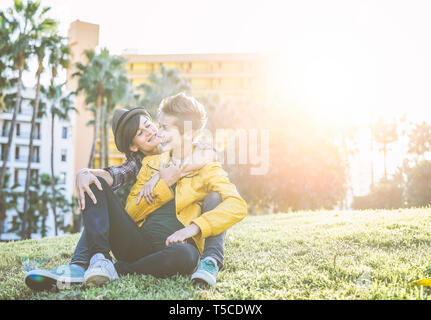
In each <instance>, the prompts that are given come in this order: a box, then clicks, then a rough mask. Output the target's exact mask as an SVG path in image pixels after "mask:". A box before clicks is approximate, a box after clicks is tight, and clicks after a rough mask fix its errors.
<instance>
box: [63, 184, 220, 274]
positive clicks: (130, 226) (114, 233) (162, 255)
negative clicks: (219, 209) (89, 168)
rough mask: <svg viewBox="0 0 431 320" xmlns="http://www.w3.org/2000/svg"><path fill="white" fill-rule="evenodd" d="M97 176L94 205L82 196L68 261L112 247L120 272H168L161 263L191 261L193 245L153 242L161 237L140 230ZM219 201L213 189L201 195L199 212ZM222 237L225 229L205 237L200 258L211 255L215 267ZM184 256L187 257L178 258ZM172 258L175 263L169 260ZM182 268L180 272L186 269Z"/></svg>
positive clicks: (86, 260) (83, 259) (181, 264)
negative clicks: (75, 239) (78, 233)
mask: <svg viewBox="0 0 431 320" xmlns="http://www.w3.org/2000/svg"><path fill="white" fill-rule="evenodd" d="M98 179H99V181H100V182H101V184H102V187H103V191H100V190H98V189H97V188H96V187H95V185H92V186H91V187H90V188H91V190H92V191H93V193H94V195H95V197H96V198H97V204H96V205H95V204H94V203H93V201H92V200H91V199H90V198H89V197H88V195H86V196H85V201H86V204H85V207H86V209H85V210H84V211H83V212H82V214H83V217H84V230H83V232H82V234H81V237H80V239H79V241H78V244H77V246H76V249H75V252H74V254H73V256H72V261H71V262H72V263H80V264H84V265H88V263H89V261H90V258H91V256H92V255H93V254H94V253H96V252H101V253H104V254H109V251H112V252H113V254H114V256H115V257H116V258H117V260H119V262H118V263H117V264H116V268H117V269H121V270H118V271H120V273H130V272H137V273H147V274H154V273H155V274H154V275H155V276H160V275H161V274H160V272H162V273H163V272H165V271H166V272H167V273H166V275H168V274H169V272H171V271H172V270H171V271H169V270H162V269H164V268H161V264H162V265H166V266H170V268H172V267H175V266H177V267H178V268H180V269H184V267H185V266H188V265H193V263H194V260H195V259H196V252H195V251H197V249H196V248H195V247H194V246H192V245H190V244H188V243H185V244H175V245H171V246H169V247H163V246H161V245H156V243H159V244H160V243H161V242H162V241H160V240H162V239H159V240H158V241H156V242H155V241H154V240H155V239H150V238H149V236H148V234H147V233H146V232H145V230H144V229H145V228H144V226H145V225H144V226H143V228H139V227H138V226H137V225H136V223H135V222H134V221H133V220H132V219H131V218H130V216H129V215H128V214H127V212H126V211H125V209H124V208H123V207H122V205H121V202H120V200H119V199H118V196H117V195H116V194H115V193H114V192H113V191H112V189H111V187H110V186H109V185H108V184H107V183H106V181H105V180H104V179H103V178H98ZM142 201H145V199H142ZM220 203H221V197H220V195H219V194H218V193H214V192H213V193H211V194H209V195H208V196H207V197H206V198H205V199H204V201H203V205H202V212H207V211H209V210H212V209H214V208H215V207H216V206H217V205H218V204H220ZM225 238H226V232H223V233H221V234H219V235H217V236H213V237H208V238H206V239H205V247H204V252H203V253H202V256H201V258H205V257H208V256H211V257H213V258H215V259H216V260H217V261H218V262H219V267H220V268H223V264H224V244H225ZM184 259H186V260H187V261H182V260H184ZM174 260H175V261H177V263H174V264H173V261H174ZM188 260H191V261H188ZM188 262H191V263H188ZM186 269H187V270H186ZM188 269H190V268H185V269H184V270H186V271H187V272H188ZM184 270H183V271H184ZM121 271H124V272H121ZM178 271H181V270H178ZM186 271H184V273H187V272H186ZM180 273H182V272H180Z"/></svg>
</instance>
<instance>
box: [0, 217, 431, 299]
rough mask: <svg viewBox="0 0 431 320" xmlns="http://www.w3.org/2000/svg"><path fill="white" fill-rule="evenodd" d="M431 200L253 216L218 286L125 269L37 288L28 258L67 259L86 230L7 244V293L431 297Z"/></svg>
mask: <svg viewBox="0 0 431 320" xmlns="http://www.w3.org/2000/svg"><path fill="white" fill-rule="evenodd" d="M430 226H431V209H411V210H392V211H383V210H382V211H371V210H370V211H348V212H336V211H319V212H299V213H288V214H275V215H267V216H249V217H247V218H245V219H244V220H243V221H242V222H241V223H239V224H237V225H236V226H234V227H233V228H232V229H231V230H230V231H229V232H228V235H227V240H226V266H225V269H224V270H223V271H222V272H221V273H220V274H219V277H218V283H217V286H216V287H215V288H205V287H198V286H195V285H193V283H192V282H191V281H190V280H189V279H188V278H187V277H181V276H178V277H173V278H170V279H155V278H153V277H151V276H138V275H135V276H127V277H121V278H120V279H119V280H116V281H113V282H112V283H109V284H108V285H106V286H104V287H101V288H88V289H87V288H85V286H76V285H75V286H72V287H71V288H70V289H66V290H62V291H60V292H58V293H53V292H42V293H35V292H32V291H31V290H30V289H28V288H27V287H26V286H25V284H24V281H23V277H24V274H25V270H24V268H25V266H26V264H27V261H40V263H41V267H43V268H52V267H55V266H57V265H59V264H63V263H68V262H69V261H70V256H71V255H72V252H73V250H74V247H75V244H76V243H77V240H78V236H79V235H71V236H64V237H58V238H51V239H44V240H29V241H17V242H11V243H0V299H429V298H430V297H431V290H430V289H429V288H426V287H421V286H412V287H411V286H408V283H409V282H410V281H413V280H417V279H421V278H426V277H431V271H430V270H427V269H428V268H429V267H430V266H431V228H430Z"/></svg>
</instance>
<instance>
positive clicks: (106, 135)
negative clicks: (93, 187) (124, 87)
mask: <svg viewBox="0 0 431 320" xmlns="http://www.w3.org/2000/svg"><path fill="white" fill-rule="evenodd" d="M108 110H111V108H110V107H109V106H107V108H106V112H105V116H104V121H105V122H104V125H103V128H104V130H105V165H104V167H105V168H106V167H107V166H109V131H108V115H109V112H108Z"/></svg>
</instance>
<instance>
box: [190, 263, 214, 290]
mask: <svg viewBox="0 0 431 320" xmlns="http://www.w3.org/2000/svg"><path fill="white" fill-rule="evenodd" d="M217 274H218V265H217V261H216V260H215V259H214V258H211V257H207V258H205V259H202V260H201V261H200V262H199V264H198V267H197V269H196V271H195V272H194V273H193V274H192V280H194V281H196V282H201V283H207V284H209V285H210V286H215V285H216V281H217Z"/></svg>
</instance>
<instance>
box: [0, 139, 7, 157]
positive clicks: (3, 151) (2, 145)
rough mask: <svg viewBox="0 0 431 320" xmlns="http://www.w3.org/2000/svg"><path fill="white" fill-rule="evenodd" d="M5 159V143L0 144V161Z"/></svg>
mask: <svg viewBox="0 0 431 320" xmlns="http://www.w3.org/2000/svg"><path fill="white" fill-rule="evenodd" d="M5 158H6V143H2V144H1V158H0V159H1V160H2V161H4V160H5Z"/></svg>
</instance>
